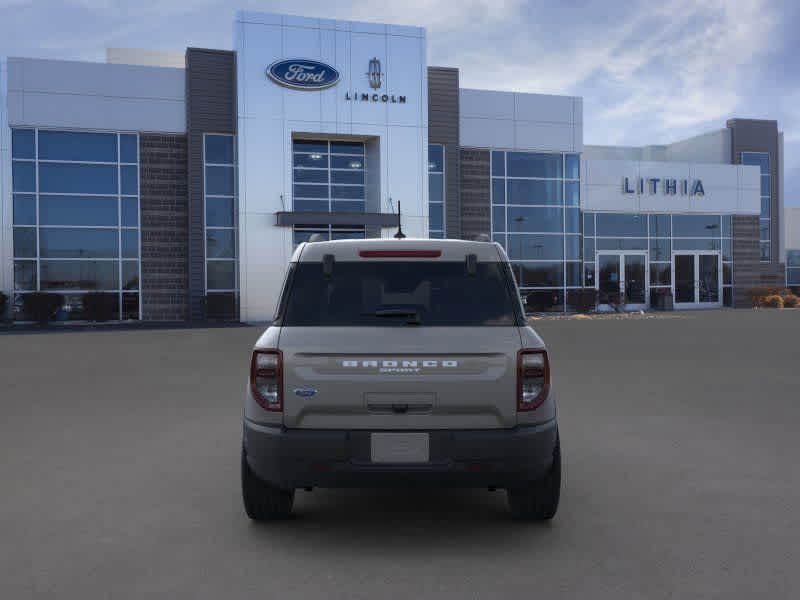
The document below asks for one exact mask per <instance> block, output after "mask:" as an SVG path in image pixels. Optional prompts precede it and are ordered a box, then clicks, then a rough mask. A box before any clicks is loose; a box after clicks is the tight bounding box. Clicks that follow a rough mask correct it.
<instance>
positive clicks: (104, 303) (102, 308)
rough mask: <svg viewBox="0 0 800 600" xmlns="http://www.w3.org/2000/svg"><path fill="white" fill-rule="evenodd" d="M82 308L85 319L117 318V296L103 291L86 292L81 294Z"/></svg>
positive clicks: (107, 319)
mask: <svg viewBox="0 0 800 600" xmlns="http://www.w3.org/2000/svg"><path fill="white" fill-rule="evenodd" d="M83 310H84V314H85V315H86V320H87V321H111V320H116V319H119V296H117V294H109V293H103V292H88V293H86V294H84V295H83Z"/></svg>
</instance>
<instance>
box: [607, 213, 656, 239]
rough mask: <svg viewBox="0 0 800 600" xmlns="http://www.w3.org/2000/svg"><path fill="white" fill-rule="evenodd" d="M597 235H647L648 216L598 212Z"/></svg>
mask: <svg viewBox="0 0 800 600" xmlns="http://www.w3.org/2000/svg"><path fill="white" fill-rule="evenodd" d="M596 235H598V236H612V237H613V236H619V237H646V236H647V216H646V215H638V214H616V213H597V229H596Z"/></svg>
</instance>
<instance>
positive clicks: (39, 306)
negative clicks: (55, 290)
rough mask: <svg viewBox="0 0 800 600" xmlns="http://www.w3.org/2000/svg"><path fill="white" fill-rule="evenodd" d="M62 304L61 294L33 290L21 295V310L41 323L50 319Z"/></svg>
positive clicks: (62, 297)
mask: <svg viewBox="0 0 800 600" xmlns="http://www.w3.org/2000/svg"><path fill="white" fill-rule="evenodd" d="M63 304H64V296H62V295H61V294H49V293H47V292H33V293H32V294H24V295H23V296H22V308H23V311H24V312H25V314H26V315H28V317H29V318H30V319H32V320H34V321H36V322H37V323H39V324H41V325H44V324H46V323H48V322H49V321H52V320H53V318H54V317H55V316H56V312H58V309H59V308H61V307H62V306H63Z"/></svg>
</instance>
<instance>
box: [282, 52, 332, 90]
mask: <svg viewBox="0 0 800 600" xmlns="http://www.w3.org/2000/svg"><path fill="white" fill-rule="evenodd" d="M267 75H268V76H269V78H270V79H272V81H274V82H275V83H278V84H280V85H283V86H286V87H289V88H293V89H296V90H324V89H325V88H329V87H331V86H334V85H336V84H337V83H339V71H337V70H336V69H334V68H333V67H332V66H330V65H326V64H325V63H323V62H319V61H316V60H307V59H303V58H292V59H287V60H279V61H276V62H274V63H272V64H271V65H270V66H269V67H268V68H267Z"/></svg>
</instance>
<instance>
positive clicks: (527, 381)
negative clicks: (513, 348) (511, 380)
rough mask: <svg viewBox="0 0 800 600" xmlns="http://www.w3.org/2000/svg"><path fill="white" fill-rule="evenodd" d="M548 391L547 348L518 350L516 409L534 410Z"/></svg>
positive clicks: (544, 398) (548, 368)
mask: <svg viewBox="0 0 800 600" xmlns="http://www.w3.org/2000/svg"><path fill="white" fill-rule="evenodd" d="M549 392H550V363H549V362H548V360H547V350H520V351H519V354H518V355H517V410H520V411H524V410H534V409H536V408H539V407H540V406H541V405H542V403H543V402H544V401H545V400H547V394H548V393H549Z"/></svg>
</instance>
